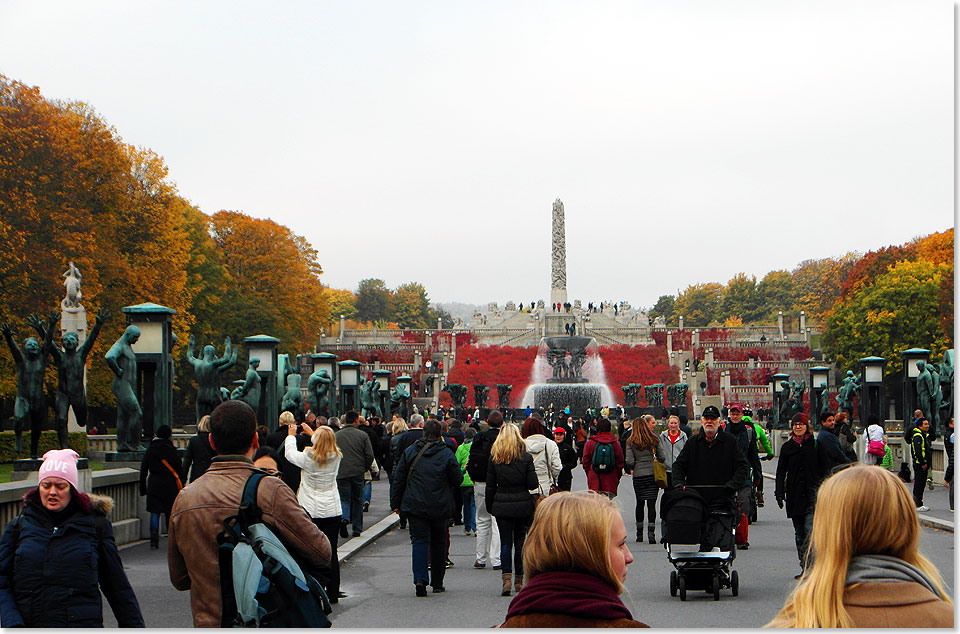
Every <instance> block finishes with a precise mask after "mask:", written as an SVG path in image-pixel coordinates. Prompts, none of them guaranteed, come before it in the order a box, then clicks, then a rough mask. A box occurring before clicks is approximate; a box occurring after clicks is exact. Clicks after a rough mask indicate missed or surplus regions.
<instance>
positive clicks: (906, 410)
mask: <svg viewBox="0 0 960 634" xmlns="http://www.w3.org/2000/svg"><path fill="white" fill-rule="evenodd" d="M900 356H902V357H903V402H902V403H901V407H902V408H903V431H904V433H906V432H907V427H908V425H909V424H910V423H911V422H912V421H913V418H912V416H913V410H915V409H917V377H918V376H920V369H919V368H917V362H919V361H923V362H924V363H926V362H927V361H928V360H929V359H930V351H929V350H926V349H924V348H910V349H909V350H904V351H903V352H901V353H900Z"/></svg>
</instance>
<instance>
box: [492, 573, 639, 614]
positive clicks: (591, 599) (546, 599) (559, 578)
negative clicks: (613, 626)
mask: <svg viewBox="0 0 960 634" xmlns="http://www.w3.org/2000/svg"><path fill="white" fill-rule="evenodd" d="M543 613H546V614H566V615H568V616H576V617H580V618H587V619H609V620H613V619H633V616H632V615H631V614H630V610H628V609H627V607H626V606H625V605H623V602H622V601H621V600H620V597H619V596H617V592H616V590H614V589H613V588H612V587H611V586H610V585H609V584H608V583H607V582H606V581H604V580H603V579H600V578H599V577H594V576H593V575H590V574H587V573H583V572H545V573H541V574H539V575H537V576H536V577H534V578H533V579H531V580H530V582H529V583H527V585H525V586H524V587H523V589H522V590H521V591H520V593H519V594H517V596H515V597H514V598H513V601H511V602H510V608H509V609H508V610H507V618H508V619H509V618H510V617H513V616H520V615H523V614H543Z"/></svg>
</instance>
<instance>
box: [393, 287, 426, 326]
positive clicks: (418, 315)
mask: <svg viewBox="0 0 960 634" xmlns="http://www.w3.org/2000/svg"><path fill="white" fill-rule="evenodd" d="M391 305H392V308H393V311H392V317H393V321H395V322H397V324H399V325H400V327H401V328H430V327H431V326H433V325H435V324H436V317H435V315H436V311H433V310H431V308H430V299H429V298H428V297H427V289H425V288H424V287H423V285H422V284H419V283H417V282H409V283H407V284H402V285H401V286H398V287H397V289H396V291H394V293H393V301H392V303H391Z"/></svg>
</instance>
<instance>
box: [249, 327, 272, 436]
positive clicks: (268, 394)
mask: <svg viewBox="0 0 960 634" xmlns="http://www.w3.org/2000/svg"><path fill="white" fill-rule="evenodd" d="M243 345H244V346H246V348H247V359H260V366H259V367H258V368H257V374H258V375H260V389H261V390H262V396H261V397H260V407H259V408H258V409H259V411H258V412H257V422H259V424H261V425H265V426H266V427H267V429H269V430H270V431H274V430H275V429H276V428H277V423H278V420H277V419H278V418H279V417H280V395H279V394H278V391H277V379H276V377H277V369H278V366H279V361H278V358H277V357H278V355H277V347H278V346H279V345H280V340H279V339H277V338H276V337H271V336H270V335H254V336H252V337H247V338H245V339H244V340H243Z"/></svg>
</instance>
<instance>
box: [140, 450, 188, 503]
mask: <svg viewBox="0 0 960 634" xmlns="http://www.w3.org/2000/svg"><path fill="white" fill-rule="evenodd" d="M164 460H166V461H167V464H168V465H170V467H171V468H172V469H174V470H175V471H176V472H177V477H179V478H180V483H181V484H182V483H183V464H182V463H181V461H180V452H178V451H177V448H176V447H174V446H173V443H172V442H170V440H169V439H167V438H154V439H153V440H152V441H150V446H149V447H147V452H146V453H145V454H143V462H141V463H140V495H146V496H147V512H148V513H166V514H167V515H169V514H170V509H172V508H173V501H174V500H176V499H177V494H178V493H180V489H179V488H178V487H177V479H176V477H174V475H173V471H170V469H168V468H167V466H166V465H164V464H163V461H164ZM148 476H149V477H148Z"/></svg>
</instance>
